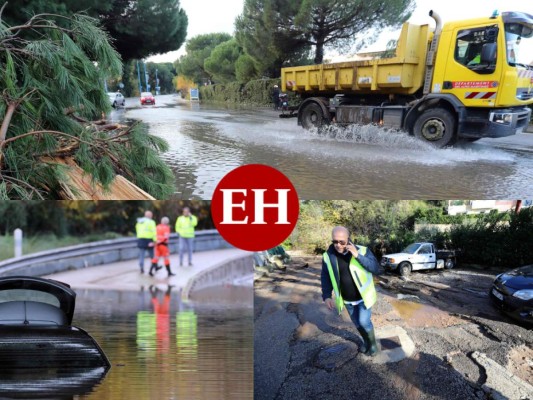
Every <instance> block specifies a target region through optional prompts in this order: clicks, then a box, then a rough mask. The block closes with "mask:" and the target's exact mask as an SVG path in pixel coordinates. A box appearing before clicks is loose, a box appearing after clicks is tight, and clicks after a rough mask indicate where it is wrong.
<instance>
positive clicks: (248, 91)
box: [200, 79, 295, 107]
mask: <svg viewBox="0 0 533 400" xmlns="http://www.w3.org/2000/svg"><path fill="white" fill-rule="evenodd" d="M274 85H278V86H281V83H280V79H257V80H253V81H250V82H248V83H246V84H242V83H239V82H231V83H226V84H216V85H209V86H201V87H200V101H202V102H206V103H231V104H238V105H244V106H254V107H272V89H273V87H274ZM294 101H295V100H294V94H293V93H292V92H290V93H289V102H292V103H294Z"/></svg>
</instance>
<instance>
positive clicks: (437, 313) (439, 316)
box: [388, 298, 460, 328]
mask: <svg viewBox="0 0 533 400" xmlns="http://www.w3.org/2000/svg"><path fill="white" fill-rule="evenodd" d="M388 300H389V303H390V304H391V305H392V307H393V309H394V310H395V311H396V312H397V313H398V314H399V316H400V317H401V319H402V320H404V321H405V323H406V324H407V325H408V326H410V327H439V328H444V327H446V326H450V325H456V324H458V323H460V320H458V319H457V318H455V317H453V316H451V315H450V314H448V313H447V312H445V311H442V310H440V309H438V308H435V307H432V306H430V305H427V304H421V303H417V302H413V301H407V300H395V299H392V298H390V299H388Z"/></svg>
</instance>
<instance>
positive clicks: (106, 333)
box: [0, 285, 253, 400]
mask: <svg viewBox="0 0 533 400" xmlns="http://www.w3.org/2000/svg"><path fill="white" fill-rule="evenodd" d="M215 290H216V293H217V295H219V296H223V297H221V298H219V299H218V301H217V303H218V304H217V305H215V306H214V305H213V304H211V303H210V304H205V303H204V304H202V303H199V302H195V303H189V302H184V301H183V300H182V299H181V295H180V292H179V291H175V292H174V291H173V288H171V289H170V291H169V289H168V286H165V285H162V287H151V288H146V289H143V290H141V291H139V292H133V291H114V290H76V292H77V300H76V303H77V304H76V313H75V316H74V321H73V325H75V326H78V327H80V328H82V329H84V330H86V331H87V332H89V334H91V335H92V336H93V337H94V339H96V341H97V342H98V344H99V345H100V346H101V347H102V349H103V350H104V352H105V353H106V355H107V357H108V358H109V360H110V362H111V368H110V369H109V371H107V374H106V373H105V371H104V370H103V369H102V368H100V369H98V368H97V369H94V370H76V369H70V370H54V371H50V370H46V371H43V370H41V371H33V372H32V373H33V375H30V374H29V373H28V372H25V373H19V374H18V375H15V376H13V377H10V379H9V380H6V379H5V378H6V377H3V380H5V381H6V382H4V383H3V384H2V385H0V397H1V398H29V397H31V398H47V399H49V398H54V399H56V398H61V399H72V398H76V399H80V398H82V399H139V400H143V399H147V400H149V399H159V400H165V399H191V400H195V399H251V398H253V388H252V385H253V383H252V382H253V379H252V371H253V317H252V302H251V300H250V299H251V298H252V290H253V289H252V287H251V286H250V287H249V288H247V289H244V288H243V287H234V288H233V289H232V288H231V287H223V288H220V289H218V290H217V289H216V287H215ZM234 292H235V293H234ZM247 292H249V293H247ZM4 385H5V386H4ZM7 385H9V386H7ZM1 386H3V387H1ZM10 388H11V389H12V391H11V392H10ZM4 396H6V397H4ZM41 396H42V397H41Z"/></svg>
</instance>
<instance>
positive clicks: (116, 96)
mask: <svg viewBox="0 0 533 400" xmlns="http://www.w3.org/2000/svg"><path fill="white" fill-rule="evenodd" d="M107 96H108V97H109V101H110V103H111V106H112V107H113V108H118V107H124V106H126V99H125V98H124V96H123V95H122V93H120V92H109V93H107Z"/></svg>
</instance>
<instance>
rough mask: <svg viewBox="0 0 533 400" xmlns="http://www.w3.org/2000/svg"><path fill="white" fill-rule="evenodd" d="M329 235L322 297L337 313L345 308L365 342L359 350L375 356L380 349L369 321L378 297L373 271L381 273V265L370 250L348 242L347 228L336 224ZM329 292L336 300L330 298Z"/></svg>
mask: <svg viewBox="0 0 533 400" xmlns="http://www.w3.org/2000/svg"><path fill="white" fill-rule="evenodd" d="M331 236H332V241H331V242H332V243H331V245H330V246H329V248H328V250H327V251H326V252H325V253H324V254H323V259H322V275H321V281H322V299H323V300H324V302H325V303H326V306H327V307H328V308H329V309H330V310H333V309H336V311H337V312H338V313H339V315H340V313H341V312H342V310H343V308H344V307H346V310H347V311H348V314H349V315H350V318H351V320H352V322H353V323H354V324H355V327H356V328H357V330H358V331H359V333H360V334H361V336H362V337H363V342H364V343H363V345H362V346H361V347H360V349H359V350H360V351H361V352H362V353H364V354H367V355H370V356H374V355H376V354H377V353H378V351H379V348H378V345H377V342H376V335H375V332H374V326H373V325H372V321H371V317H372V313H371V307H372V306H373V305H374V303H375V302H376V300H377V294H376V288H375V287H374V280H373V275H372V274H380V273H381V267H380V265H379V263H378V261H377V260H376V257H375V256H374V254H372V252H371V251H370V249H368V248H366V247H363V246H356V245H354V244H353V243H352V242H351V241H350V238H349V236H350V233H349V231H348V229H347V228H345V227H343V226H336V227H335V228H333V231H332V234H331ZM332 292H333V293H334V294H335V300H333V299H332V297H331V296H332Z"/></svg>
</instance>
